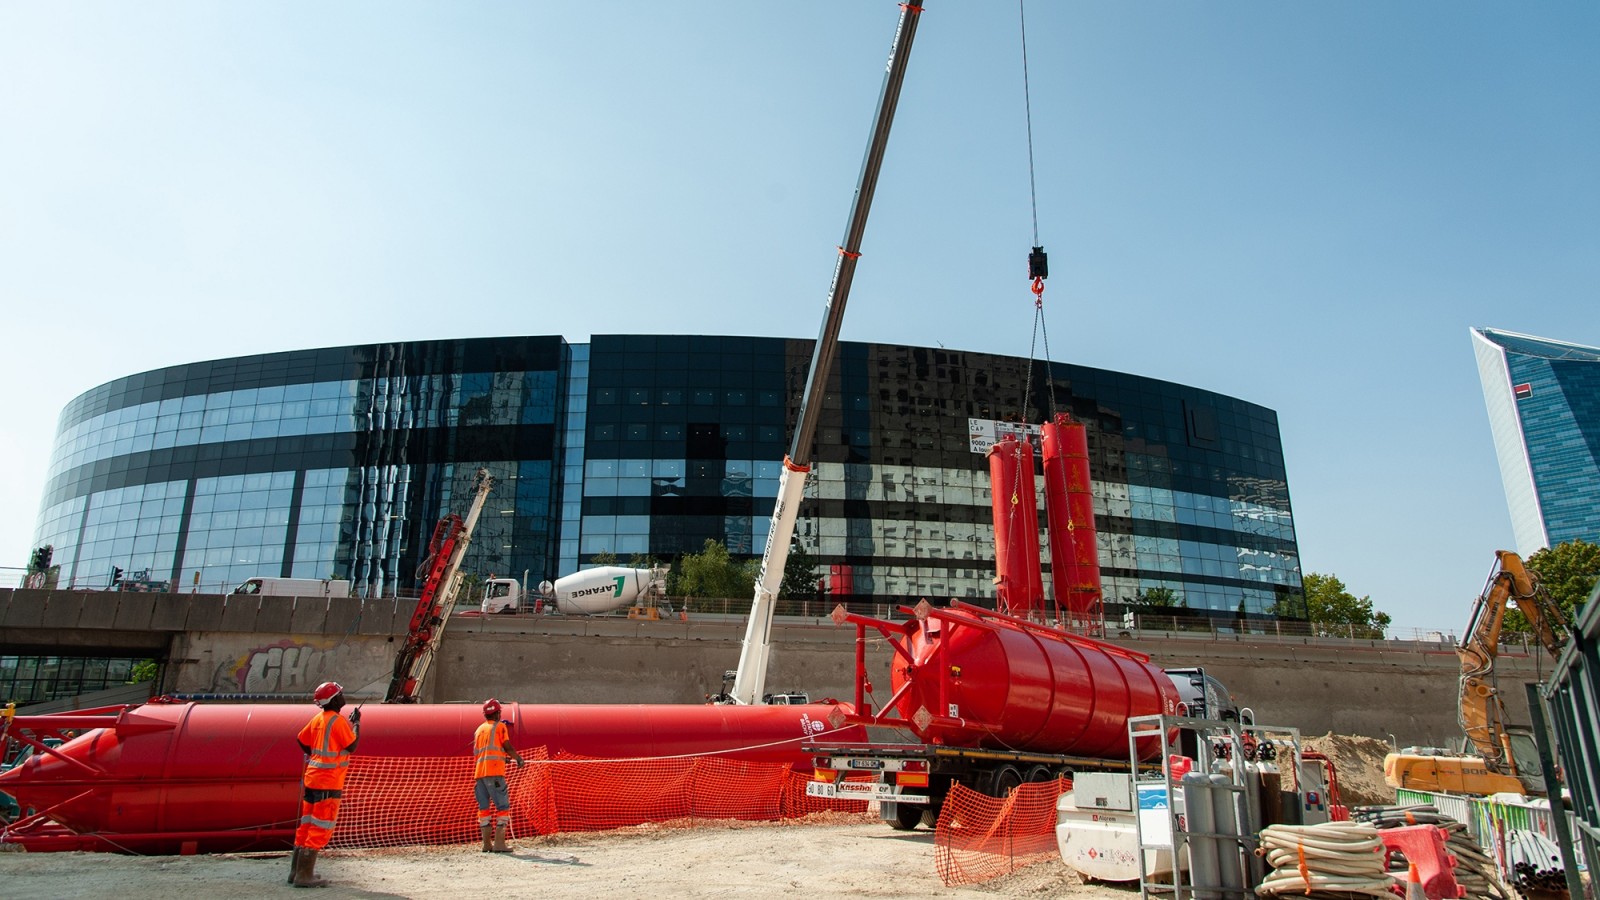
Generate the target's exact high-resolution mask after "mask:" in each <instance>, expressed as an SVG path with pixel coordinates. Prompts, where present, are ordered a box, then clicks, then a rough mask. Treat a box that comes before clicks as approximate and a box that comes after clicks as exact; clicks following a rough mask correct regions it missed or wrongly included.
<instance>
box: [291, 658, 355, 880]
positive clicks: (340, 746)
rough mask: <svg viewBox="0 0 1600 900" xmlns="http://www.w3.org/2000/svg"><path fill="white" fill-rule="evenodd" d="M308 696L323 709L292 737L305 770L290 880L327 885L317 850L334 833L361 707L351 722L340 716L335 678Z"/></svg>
mask: <svg viewBox="0 0 1600 900" xmlns="http://www.w3.org/2000/svg"><path fill="white" fill-rule="evenodd" d="M311 698H312V700H314V701H315V702H316V704H317V706H319V707H321V709H320V710H319V711H318V712H317V714H316V715H314V716H312V717H311V721H310V722H307V723H306V727H304V728H302V729H300V733H299V735H297V736H296V739H297V740H299V742H300V749H301V750H304V751H305V754H306V770H305V775H304V776H303V777H302V778H301V781H302V784H303V788H304V792H303V794H302V795H301V798H300V827H299V828H298V829H297V830H296V831H295V833H294V855H293V856H292V857H291V858H290V859H291V861H290V869H289V883H290V884H292V885H294V886H295V887H325V886H326V885H327V883H328V882H327V881H326V880H324V879H321V878H318V877H317V876H316V865H317V853H318V852H319V851H321V850H322V848H324V847H326V846H328V839H329V838H331V837H333V825H334V822H335V821H336V820H337V819H338V818H339V801H340V799H341V798H342V797H343V796H344V779H345V774H346V773H347V772H348V771H349V767H350V754H351V753H353V752H355V749H356V743H357V742H358V741H359V740H360V739H361V710H359V709H357V710H355V711H354V712H352V713H350V719H349V721H346V720H345V718H344V717H343V716H341V715H339V710H341V709H343V708H344V688H342V687H340V686H339V683H338V682H335V681H325V682H323V683H322V684H320V685H318V686H317V689H316V691H315V692H314V693H312V695H311Z"/></svg>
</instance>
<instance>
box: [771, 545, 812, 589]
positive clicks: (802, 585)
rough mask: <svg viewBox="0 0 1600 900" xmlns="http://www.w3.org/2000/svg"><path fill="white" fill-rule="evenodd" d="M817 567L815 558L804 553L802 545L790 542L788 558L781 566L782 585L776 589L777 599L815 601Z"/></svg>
mask: <svg viewBox="0 0 1600 900" xmlns="http://www.w3.org/2000/svg"><path fill="white" fill-rule="evenodd" d="M817 565H818V562H817V558H816V557H815V556H812V555H811V554H809V553H807V552H806V548H805V545H804V544H801V543H800V541H798V540H795V541H791V542H790V544H789V558H788V560H787V561H785V562H784V564H783V584H782V585H781V586H780V587H779V588H778V599H780V600H807V599H811V600H814V599H816V596H817Z"/></svg>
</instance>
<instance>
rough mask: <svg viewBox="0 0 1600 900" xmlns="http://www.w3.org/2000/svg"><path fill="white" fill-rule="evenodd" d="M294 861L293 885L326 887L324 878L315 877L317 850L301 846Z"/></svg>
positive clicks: (326, 883)
mask: <svg viewBox="0 0 1600 900" xmlns="http://www.w3.org/2000/svg"><path fill="white" fill-rule="evenodd" d="M295 862H296V865H295V867H294V886H295V887H297V888H319V887H327V886H328V882H327V880H326V879H323V878H318V877H317V873H316V868H317V851H315V850H312V849H311V848H310V847H304V848H301V850H300V855H299V857H297V858H296V860H295Z"/></svg>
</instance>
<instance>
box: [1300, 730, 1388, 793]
mask: <svg viewBox="0 0 1600 900" xmlns="http://www.w3.org/2000/svg"><path fill="white" fill-rule="evenodd" d="M1302 749H1304V750H1315V751H1317V752H1318V753H1322V754H1324V755H1326V756H1327V757H1328V758H1329V759H1331V760H1333V767H1334V771H1335V772H1336V773H1337V774H1338V776H1339V796H1340V798H1341V799H1342V800H1343V801H1344V805H1346V806H1384V805H1388V804H1391V803H1394V788H1392V787H1390V786H1389V785H1387V784H1385V783H1384V781H1383V758H1384V756H1385V755H1387V754H1388V753H1389V752H1390V750H1391V749H1392V748H1391V747H1390V746H1389V743H1388V742H1387V741H1381V740H1378V739H1377V738H1369V737H1362V736H1360V735H1357V734H1333V733H1332V732H1329V733H1328V734H1325V735H1323V736H1321V737H1312V738H1305V739H1304V740H1303V742H1302Z"/></svg>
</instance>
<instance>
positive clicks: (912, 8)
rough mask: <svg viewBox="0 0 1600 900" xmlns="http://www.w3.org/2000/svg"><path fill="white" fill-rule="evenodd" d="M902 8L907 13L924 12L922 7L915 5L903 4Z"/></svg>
mask: <svg viewBox="0 0 1600 900" xmlns="http://www.w3.org/2000/svg"><path fill="white" fill-rule="evenodd" d="M900 8H901V9H903V10H905V11H906V12H913V13H919V12H922V7H920V6H918V5H916V4H915V3H902V4H900Z"/></svg>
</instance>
